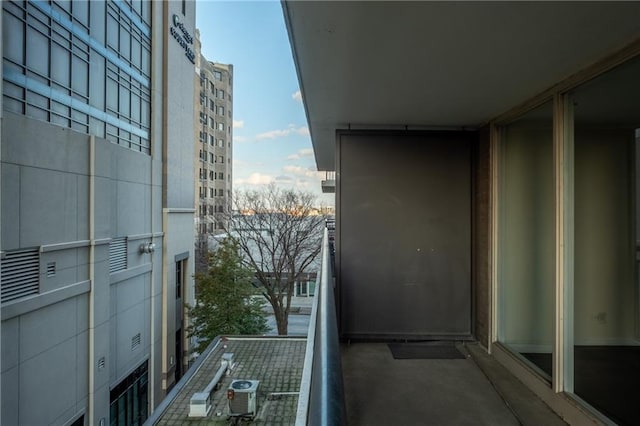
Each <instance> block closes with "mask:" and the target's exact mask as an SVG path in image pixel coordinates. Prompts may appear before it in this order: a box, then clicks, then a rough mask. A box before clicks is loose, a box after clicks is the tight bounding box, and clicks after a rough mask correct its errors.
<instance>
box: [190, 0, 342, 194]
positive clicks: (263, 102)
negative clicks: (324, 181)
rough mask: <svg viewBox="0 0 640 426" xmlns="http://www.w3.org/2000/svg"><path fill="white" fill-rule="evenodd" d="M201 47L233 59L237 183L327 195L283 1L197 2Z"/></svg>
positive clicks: (214, 56)
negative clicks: (322, 188) (310, 130)
mask: <svg viewBox="0 0 640 426" xmlns="http://www.w3.org/2000/svg"><path fill="white" fill-rule="evenodd" d="M196 27H197V28H198V29H199V30H200V40H201V42H202V54H203V55H204V56H205V58H207V59H208V60H210V61H214V62H221V63H227V64H233V67H234V69H233V71H234V81H233V115H234V129H233V134H234V137H233V139H234V141H233V142H234V148H233V157H234V159H233V172H234V182H233V184H234V188H240V189H242V188H259V186H260V185H264V184H266V183H269V182H276V183H277V184H278V185H283V186H288V187H294V188H297V189H301V190H305V191H309V192H312V193H314V194H316V195H318V203H319V204H320V203H321V204H324V205H333V196H332V195H331V194H327V195H322V191H321V190H320V180H321V178H322V177H323V176H324V173H318V172H317V171H316V166H315V160H314V157H313V151H312V149H311V138H310V137H309V130H308V128H307V120H306V117H305V114H304V107H303V105H302V100H301V98H300V91H299V87H298V78H297V76H296V72H295V67H294V64H293V58H292V56H291V47H290V45H289V38H288V35H287V30H286V27H285V25H284V18H283V16H282V6H281V5H280V2H279V1H257V2H254V1H251V2H249V1H198V2H197V5H196Z"/></svg>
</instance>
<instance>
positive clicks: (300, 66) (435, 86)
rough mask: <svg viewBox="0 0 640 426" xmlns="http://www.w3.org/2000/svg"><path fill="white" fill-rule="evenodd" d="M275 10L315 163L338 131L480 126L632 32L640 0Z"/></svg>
mask: <svg viewBox="0 0 640 426" xmlns="http://www.w3.org/2000/svg"><path fill="white" fill-rule="evenodd" d="M283 10H284V15H285V21H286V24H287V29H288V31H289V37H290V40H291V46H292V50H293V55H294V61H295V64H296V67H297V72H298V78H299V80H300V87H301V90H302V94H303V99H304V105H305V109H306V113H307V118H308V121H309V126H310V130H311V136H312V140H313V146H314V151H315V155H316V163H317V165H318V169H319V170H334V168H335V166H334V161H335V160H334V158H335V129H337V128H347V127H348V126H349V125H351V126H352V128H376V127H382V128H404V126H409V128H423V127H478V126H480V125H482V124H484V123H486V122H487V121H489V120H490V119H491V118H493V117H496V116H497V115H499V114H501V113H504V112H505V111H507V110H509V109H510V108H512V107H514V106H516V105H518V104H520V103H522V102H523V101H525V100H526V99H528V98H530V97H532V96H534V95H536V94H537V93H540V92H542V91H543V90H545V89H547V88H549V87H551V86H552V85H553V84H555V83H557V82H558V81H560V80H562V79H563V78H565V77H568V76H570V75H571V74H573V73H575V72H577V71H579V70H580V69H582V68H584V67H586V66H588V65H590V64H592V63H594V62H595V61H597V60H599V59H601V58H602V57H604V56H606V55H607V54H609V53H611V52H612V51H613V50H616V49H618V48H621V47H623V46H624V45H626V44H627V43H629V42H630V41H632V40H633V39H635V38H637V37H640V19H638V17H639V16H640V2H619V3H618V2H406V3H405V2H333V1H327V2H310V1H284V2H283Z"/></svg>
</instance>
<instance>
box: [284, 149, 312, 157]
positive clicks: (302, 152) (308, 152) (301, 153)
mask: <svg viewBox="0 0 640 426" xmlns="http://www.w3.org/2000/svg"><path fill="white" fill-rule="evenodd" d="M305 157H313V149H311V148H305V149H301V150H300V151H298V152H296V153H295V154H291V155H289V156H288V157H287V160H299V159H301V158H305Z"/></svg>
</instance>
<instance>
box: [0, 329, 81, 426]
mask: <svg viewBox="0 0 640 426" xmlns="http://www.w3.org/2000/svg"><path fill="white" fill-rule="evenodd" d="M75 354H76V339H75V338H72V339H68V340H65V341H64V342H62V343H60V344H58V345H56V346H54V347H52V348H51V349H49V350H47V351H45V352H42V353H40V354H38V355H37V356H35V357H33V358H31V359H29V360H28V361H26V362H24V363H23V364H22V365H21V367H20V382H19V383H20V387H19V389H20V401H19V407H20V424H24V425H43V424H49V423H51V422H53V421H54V420H55V419H57V418H58V417H59V416H60V415H62V414H63V413H64V412H65V411H67V410H69V409H74V410H75V403H76V395H75V390H76V375H77V367H76V362H75ZM70 360H73V362H69V361H70ZM3 381H4V378H3ZM43 384H50V385H49V386H43ZM53 384H55V386H54V385H53ZM14 386H15V385H14ZM62 389H64V390H65V391H61V390H62ZM34 398H35V399H34ZM36 400H37V401H38V405H37V406H36V407H34V405H33V401H36ZM3 423H4V419H3Z"/></svg>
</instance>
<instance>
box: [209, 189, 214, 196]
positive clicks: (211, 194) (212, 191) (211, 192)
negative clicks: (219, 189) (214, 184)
mask: <svg viewBox="0 0 640 426" xmlns="http://www.w3.org/2000/svg"><path fill="white" fill-rule="evenodd" d="M209 196H210V197H211V198H213V197H214V196H215V189H213V188H209Z"/></svg>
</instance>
